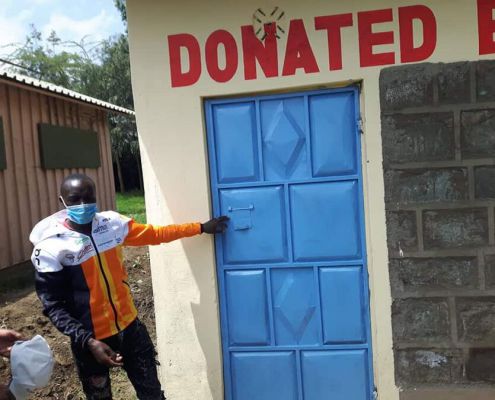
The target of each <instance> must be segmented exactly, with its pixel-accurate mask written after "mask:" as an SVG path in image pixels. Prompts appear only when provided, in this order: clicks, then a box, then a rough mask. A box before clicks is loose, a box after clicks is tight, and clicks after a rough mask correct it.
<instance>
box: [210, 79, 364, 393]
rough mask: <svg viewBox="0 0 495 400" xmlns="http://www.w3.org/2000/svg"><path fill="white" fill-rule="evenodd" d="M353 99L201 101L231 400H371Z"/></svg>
mask: <svg viewBox="0 0 495 400" xmlns="http://www.w3.org/2000/svg"><path fill="white" fill-rule="evenodd" d="M358 104H359V102H358V91H357V90H356V89H355V88H345V89H339V90H322V91H317V92H303V93H294V94H291V93H289V94H281V95H274V96H260V97H254V98H243V99H220V100H210V101H207V102H206V108H205V115H206V118H207V120H206V122H207V137H208V152H209V161H210V173H211V190H212V202H213V208H214V213H215V215H220V214H224V215H228V216H229V217H230V222H229V226H228V229H227V231H226V232H225V234H223V235H221V236H220V235H219V236H218V237H216V240H215V246H216V259H217V270H218V274H217V276H218V287H219V300H220V317H221V328H222V329H221V331H222V344H223V367H224V378H225V379H224V383H225V399H226V400H247V399H249V400H279V399H280V400H344V399H345V400H370V399H371V398H372V394H373V371H372V357H371V354H372V352H371V337H370V319H369V318H370V317H369V289H368V280H367V278H368V274H367V270H366V251H365V237H364V232H365V230H364V215H363V193H362V174H361V160H360V154H361V151H360V137H359V129H358V118H359V111H358Z"/></svg>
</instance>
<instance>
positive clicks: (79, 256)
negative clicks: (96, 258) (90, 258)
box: [77, 243, 93, 261]
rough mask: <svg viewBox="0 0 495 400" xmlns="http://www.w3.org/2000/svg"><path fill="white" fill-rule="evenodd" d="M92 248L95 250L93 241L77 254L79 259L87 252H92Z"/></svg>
mask: <svg viewBox="0 0 495 400" xmlns="http://www.w3.org/2000/svg"><path fill="white" fill-rule="evenodd" d="M92 250H93V245H92V244H91V243H90V244H87V245H86V246H84V248H83V249H82V250H81V251H80V252H79V254H78V255H77V261H79V260H81V259H82V258H83V257H84V256H85V255H86V254H88V253H90V252H91V251H92Z"/></svg>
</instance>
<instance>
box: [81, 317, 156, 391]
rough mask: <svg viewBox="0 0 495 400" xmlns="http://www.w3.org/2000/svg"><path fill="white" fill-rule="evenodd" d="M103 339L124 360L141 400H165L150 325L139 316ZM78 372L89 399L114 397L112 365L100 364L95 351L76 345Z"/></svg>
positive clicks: (128, 374) (126, 369) (125, 368)
mask: <svg viewBox="0 0 495 400" xmlns="http://www.w3.org/2000/svg"><path fill="white" fill-rule="evenodd" d="M102 342H104V343H106V344H107V345H109V346H110V347H111V348H112V349H113V350H114V351H115V352H118V353H120V354H121V355H122V357H123V359H124V366H123V368H124V370H125V371H126V373H127V376H128V377H129V380H130V381H131V383H132V385H133V386H134V389H135V390H136V394H137V397H138V399H140V400H164V399H165V395H164V394H163V391H162V389H161V385H160V382H159V380H158V373H157V370H156V365H157V362H156V360H155V356H156V352H155V348H154V347H153V342H152V341H151V338H150V335H149V334H148V330H147V329H146V326H145V325H144V324H143V323H142V322H141V321H139V319H136V320H135V321H134V322H133V323H132V324H130V325H129V326H128V327H127V328H125V329H124V330H123V331H122V332H120V333H118V334H117V335H114V336H111V337H109V338H106V339H103V340H102ZM72 353H73V355H74V360H75V362H76V367H77V372H78V374H79V379H80V380H81V383H82V386H83V390H84V393H85V394H86V398H87V399H88V400H111V399H112V388H111V383H110V374H109V368H108V367H106V366H104V365H102V364H100V363H98V362H97V361H96V360H95V358H94V357H93V355H92V354H91V352H90V351H89V350H86V349H81V348H78V347H76V346H72Z"/></svg>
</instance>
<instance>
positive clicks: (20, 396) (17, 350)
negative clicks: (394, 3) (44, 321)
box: [9, 335, 54, 400]
mask: <svg viewBox="0 0 495 400" xmlns="http://www.w3.org/2000/svg"><path fill="white" fill-rule="evenodd" d="M53 363H54V361H53V354H52V351H51V350H50V346H48V343H47V342H46V340H45V339H43V337H42V336H40V335H36V336H35V337H33V338H32V339H31V340H27V341H25V342H16V343H15V344H14V346H13V347H12V350H11V352H10V368H11V371H12V382H11V383H10V387H9V389H10V391H11V392H12V394H13V395H14V396H15V398H16V400H24V399H26V398H27V397H28V396H29V392H30V391H31V390H33V389H38V388H41V387H43V386H46V385H47V384H48V382H49V381H50V378H51V376H52V371H53Z"/></svg>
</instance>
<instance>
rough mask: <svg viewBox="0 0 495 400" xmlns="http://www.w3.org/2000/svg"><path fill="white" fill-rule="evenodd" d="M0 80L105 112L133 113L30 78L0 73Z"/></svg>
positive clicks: (10, 73) (4, 72)
mask: <svg viewBox="0 0 495 400" xmlns="http://www.w3.org/2000/svg"><path fill="white" fill-rule="evenodd" d="M0 79H3V80H9V81H15V82H18V83H21V84H24V85H27V86H32V87H35V88H37V89H42V90H46V91H47V92H51V93H56V94H58V95H61V96H65V97H70V98H72V99H76V100H79V101H82V102H84V103H89V104H93V105H95V106H98V107H102V108H106V109H107V110H111V111H115V112H118V113H122V114H129V115H134V111H132V110H129V109H127V108H124V107H119V106H116V105H115V104H111V103H107V102H106V101H102V100H98V99H95V98H94V97H89V96H86V95H85V94H81V93H78V92H74V91H73V90H69V89H66V88H64V87H62V86H57V85H54V84H53V83H49V82H45V81H40V80H39V79H35V78H31V77H29V76H24V75H20V74H14V73H12V72H8V71H0Z"/></svg>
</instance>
